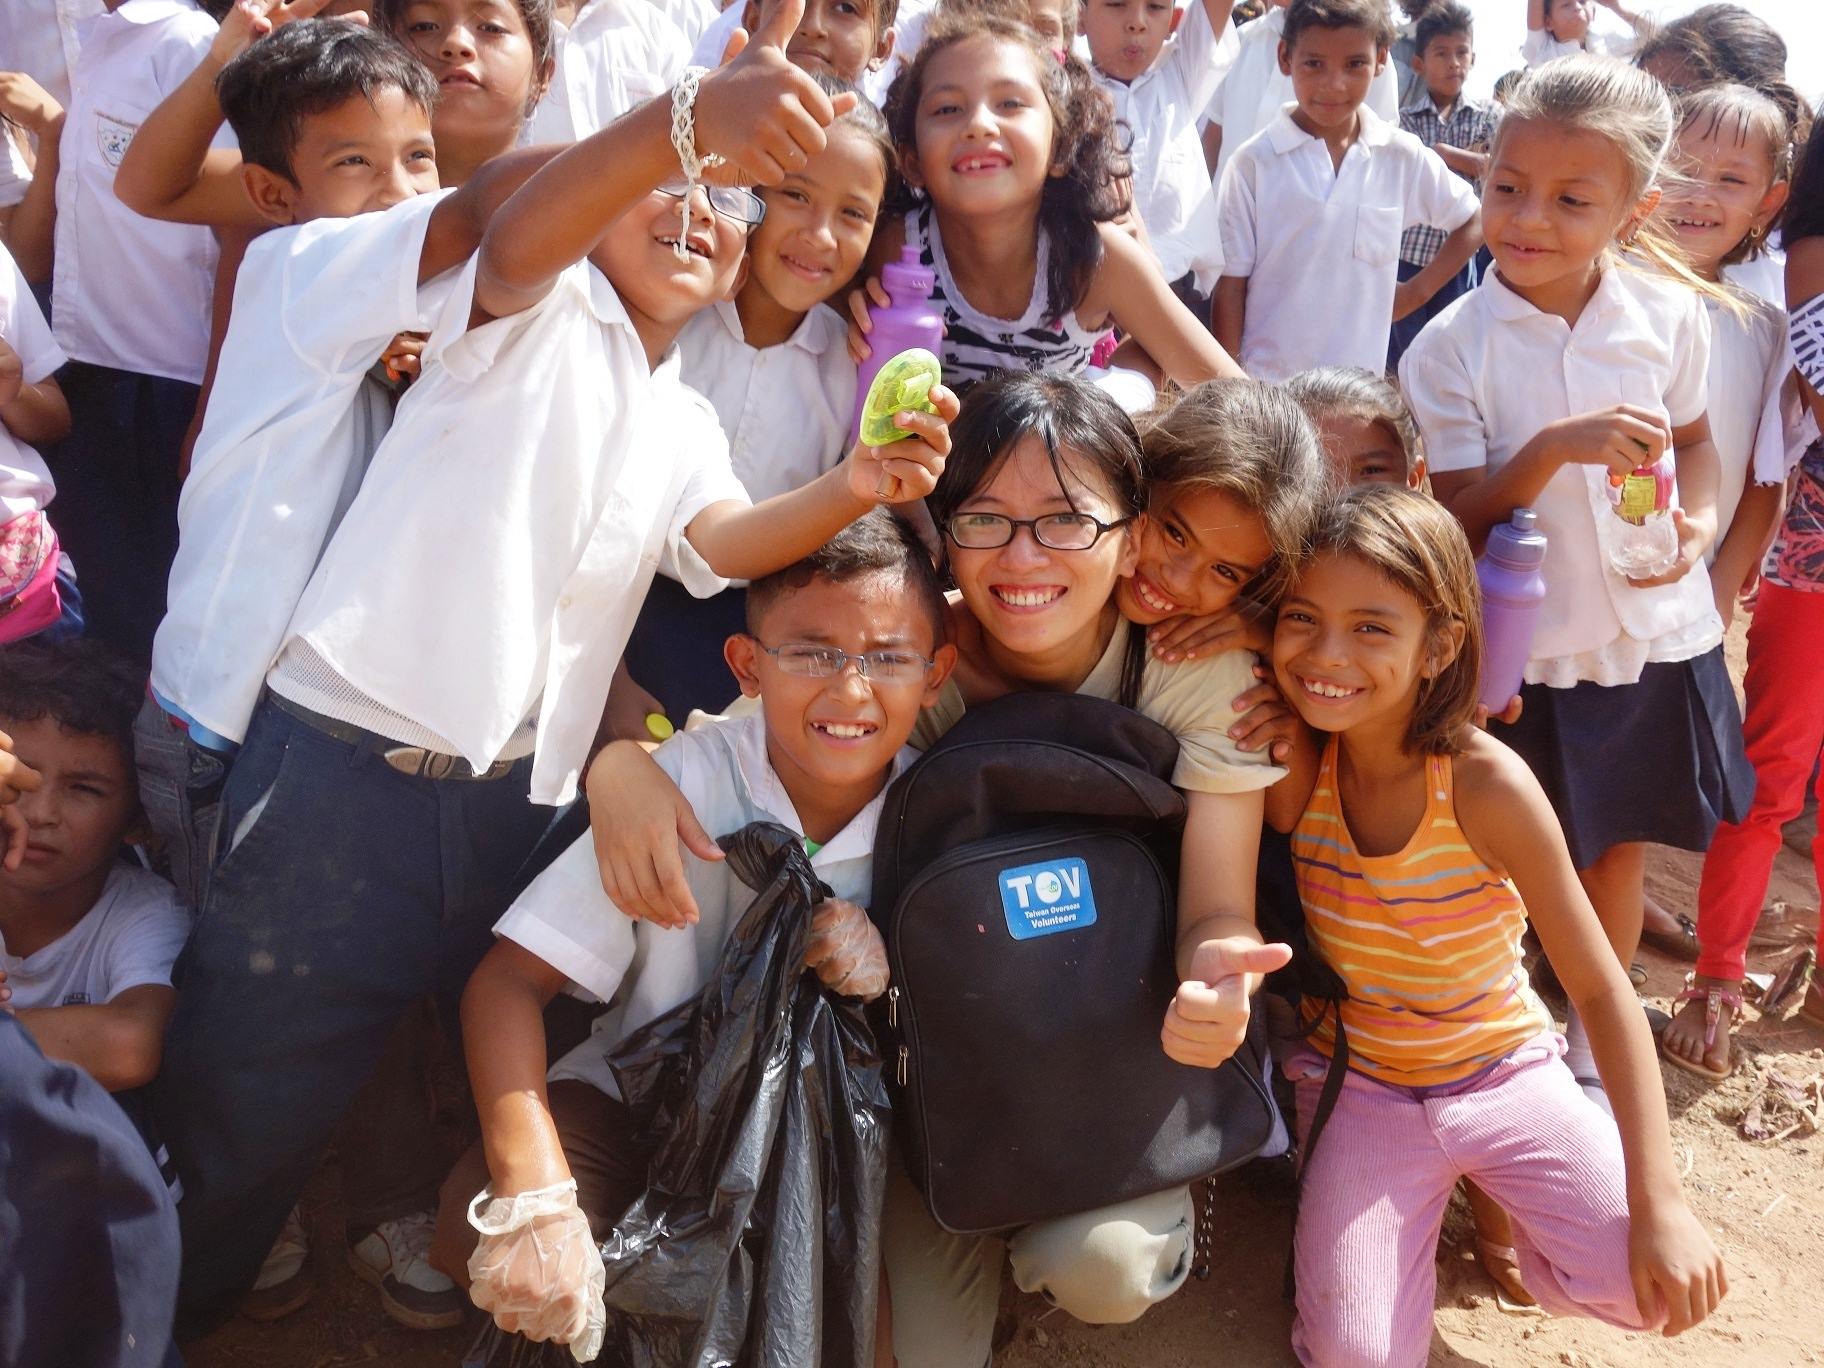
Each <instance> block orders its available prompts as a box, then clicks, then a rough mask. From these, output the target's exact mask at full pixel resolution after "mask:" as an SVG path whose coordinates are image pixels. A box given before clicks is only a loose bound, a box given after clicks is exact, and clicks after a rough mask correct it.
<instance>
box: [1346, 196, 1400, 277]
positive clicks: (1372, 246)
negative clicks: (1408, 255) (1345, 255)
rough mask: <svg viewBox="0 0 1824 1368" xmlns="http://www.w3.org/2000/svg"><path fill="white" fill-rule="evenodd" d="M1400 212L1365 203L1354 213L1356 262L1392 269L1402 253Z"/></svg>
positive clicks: (1387, 207)
mask: <svg viewBox="0 0 1824 1368" xmlns="http://www.w3.org/2000/svg"><path fill="white" fill-rule="evenodd" d="M1400 226H1401V220H1400V211H1399V210H1398V209H1397V208H1392V207H1389V206H1385V205H1375V204H1364V205H1363V206H1362V207H1361V208H1359V209H1357V210H1356V211H1355V259H1356V260H1357V261H1362V262H1366V263H1367V264H1368V265H1370V266H1391V265H1393V260H1394V258H1395V257H1396V256H1397V255H1398V254H1399V250H1400Z"/></svg>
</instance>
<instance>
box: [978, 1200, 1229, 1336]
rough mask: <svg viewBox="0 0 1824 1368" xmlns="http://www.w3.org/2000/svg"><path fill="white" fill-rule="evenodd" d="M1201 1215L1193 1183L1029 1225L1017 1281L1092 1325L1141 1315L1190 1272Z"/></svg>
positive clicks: (1017, 1246)
mask: <svg viewBox="0 0 1824 1368" xmlns="http://www.w3.org/2000/svg"><path fill="white" fill-rule="evenodd" d="M1196 1229H1197V1213H1196V1209H1195V1207H1194V1206H1193V1205H1192V1202H1191V1193H1190V1189H1188V1188H1175V1189H1173V1190H1171V1191H1169V1192H1156V1193H1153V1194H1151V1195H1149V1196H1146V1197H1137V1198H1135V1199H1134V1200H1132V1201H1128V1202H1122V1203H1120V1204H1118V1205H1116V1206H1110V1207H1102V1208H1100V1209H1099V1210H1096V1211H1085V1212H1080V1213H1078V1214H1077V1215H1074V1216H1061V1217H1058V1218H1057V1219H1055V1220H1050V1221H1039V1222H1035V1223H1034V1224H1032V1225H1029V1226H1027V1227H1025V1228H1024V1229H1023V1230H1021V1231H1020V1232H1019V1233H1018V1234H1016V1235H1014V1236H1013V1238H1012V1239H1011V1240H1010V1241H1009V1242H1008V1254H1009V1257H1010V1259H1011V1261H1012V1265H1013V1279H1014V1282H1015V1283H1017V1284H1018V1285H1019V1287H1020V1288H1021V1290H1022V1291H1026V1292H1039V1293H1043V1294H1044V1296H1045V1297H1046V1298H1047V1299H1048V1300H1050V1301H1051V1302H1052V1303H1053V1304H1054V1305H1056V1306H1058V1307H1061V1308H1062V1309H1063V1310H1065V1311H1067V1312H1069V1313H1070V1314H1071V1315H1072V1316H1075V1317H1076V1318H1077V1319H1078V1320H1080V1321H1083V1322H1085V1323H1086V1324H1090V1325H1120V1324H1125V1323H1126V1322H1128V1321H1132V1320H1138V1319H1139V1318H1140V1317H1141V1316H1142V1315H1143V1314H1145V1312H1146V1310H1147V1308H1148V1307H1151V1306H1155V1305H1157V1304H1158V1303H1160V1302H1162V1301H1164V1300H1165V1299H1166V1298H1167V1297H1169V1296H1171V1295H1172V1293H1174V1292H1176V1291H1177V1290H1178V1289H1179V1288H1180V1287H1182V1286H1184V1280H1185V1278H1187V1277H1188V1276H1189V1275H1190V1271H1191V1254H1192V1246H1193V1243H1194V1237H1195V1234H1196Z"/></svg>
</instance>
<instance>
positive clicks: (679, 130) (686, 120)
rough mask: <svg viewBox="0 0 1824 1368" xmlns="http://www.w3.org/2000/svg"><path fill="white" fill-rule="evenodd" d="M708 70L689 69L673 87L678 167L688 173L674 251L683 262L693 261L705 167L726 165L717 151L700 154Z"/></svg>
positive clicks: (674, 146) (673, 142) (673, 143)
mask: <svg viewBox="0 0 1824 1368" xmlns="http://www.w3.org/2000/svg"><path fill="white" fill-rule="evenodd" d="M708 71H709V68H708V67H699V66H693V67H685V68H684V70H683V72H682V73H681V74H680V75H679V77H678V83H677V84H676V85H674V86H673V87H672V88H671V146H672V150H673V151H675V152H676V153H677V154H678V167H679V169H680V170H682V171H683V172H684V206H683V210H682V217H683V221H682V224H681V226H680V227H679V229H678V241H677V245H676V246H674V247H673V248H672V251H673V252H674V253H675V254H676V255H677V258H678V260H679V261H688V260H690V247H689V245H688V244H687V242H686V239H687V238H689V236H690V199H691V195H692V194H693V193H694V192H695V191H696V188H697V185H698V184H699V183H700V182H701V181H702V179H703V171H704V168H705V167H710V166H720V165H721V164H722V158H721V157H720V156H719V155H717V154H716V153H714V152H710V153H708V154H706V155H704V156H698V155H697V86H698V83H699V82H701V81H702V79H703V77H704V76H705V75H707V74H708Z"/></svg>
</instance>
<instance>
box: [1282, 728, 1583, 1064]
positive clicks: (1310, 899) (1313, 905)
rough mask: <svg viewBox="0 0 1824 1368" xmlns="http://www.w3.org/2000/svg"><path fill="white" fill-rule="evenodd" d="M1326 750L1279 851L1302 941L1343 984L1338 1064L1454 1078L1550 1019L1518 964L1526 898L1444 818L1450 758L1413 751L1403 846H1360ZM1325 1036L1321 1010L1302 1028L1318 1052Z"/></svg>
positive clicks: (1328, 1040)
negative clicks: (1420, 776) (1420, 758)
mask: <svg viewBox="0 0 1824 1368" xmlns="http://www.w3.org/2000/svg"><path fill="white" fill-rule="evenodd" d="M1336 754H1337V742H1336V740H1335V739H1334V738H1332V739H1331V740H1330V742H1329V743H1328V744H1327V745H1326V746H1325V748H1324V758H1323V763H1322V766H1321V768H1320V769H1319V771H1318V776H1317V786H1316V788H1315V789H1314V790H1313V791H1312V794H1311V800H1310V802H1309V803H1308V804H1306V807H1305V812H1304V815H1303V816H1302V817H1300V818H1299V820H1298V825H1297V827H1296V828H1294V830H1293V832H1292V859H1293V864H1294V867H1295V869H1296V872H1297V877H1298V892H1299V897H1300V899H1301V901H1302V902H1303V903H1304V907H1305V929H1306V934H1307V935H1308V936H1309V937H1310V941H1311V947H1312V949H1314V950H1315V951H1317V953H1318V954H1320V955H1322V956H1323V958H1324V960H1325V961H1326V962H1327V963H1328V964H1329V965H1330V967H1331V968H1332V969H1334V970H1335V971H1336V972H1337V974H1338V975H1339V976H1340V977H1341V978H1342V980H1343V983H1344V985H1345V986H1346V987H1347V988H1348V1001H1347V1002H1345V1003H1343V1005H1342V1012H1341V1014H1342V1019H1343V1023H1344V1025H1345V1026H1346V1027H1347V1029H1348V1033H1349V1050H1350V1056H1349V1062H1350V1065H1351V1067H1353V1068H1355V1069H1357V1070H1359V1071H1360V1072H1361V1073H1364V1074H1366V1075H1368V1076H1369V1077H1370V1078H1374V1079H1377V1080H1379V1081H1380V1082H1383V1083H1395V1084H1399V1085H1402V1086H1405V1087H1436V1086H1438V1085H1440V1084H1446V1083H1457V1082H1461V1081H1462V1080H1463V1079H1466V1078H1469V1077H1471V1076H1472V1075H1474V1074H1476V1073H1477V1072H1479V1071H1480V1070H1482V1069H1484V1068H1486V1067H1487V1066H1488V1065H1490V1064H1492V1063H1494V1062H1495V1061H1496V1060H1498V1059H1501V1058H1502V1057H1504V1056H1505V1055H1508V1054H1510V1053H1512V1052H1513V1051H1514V1050H1516V1049H1518V1048H1519V1047H1520V1046H1521V1045H1524V1044H1525V1043H1526V1042H1527V1041H1529V1040H1531V1039H1533V1038H1534V1037H1535V1036H1537V1035H1538V1034H1539V1033H1540V1032H1542V1031H1547V1030H1550V1029H1551V1026H1552V1019H1551V1017H1550V1016H1549V1015H1548V1014H1547V1013H1546V1010H1545V1008H1544V1006H1543V1005H1542V1004H1541V1003H1540V1001H1539V999H1538V997H1537V996H1536V995H1535V994H1534V993H1533V990H1532V988H1531V987H1530V986H1529V985H1528V983H1527V979H1526V970H1525V968H1524V967H1523V966H1522V964H1521V959H1520V937H1521V935H1522V934H1523V933H1524V932H1525V930H1526V907H1525V905H1524V904H1523V903H1521V901H1520V895H1519V893H1517V892H1516V891H1515V890H1514V886H1513V884H1512V883H1510V882H1509V881H1508V880H1506V879H1503V878H1499V877H1497V876H1496V874H1495V873H1494V871H1493V870H1491V869H1490V868H1489V867H1488V866H1487V865H1486V864H1484V863H1483V861H1482V859H1481V857H1479V856H1478V855H1477V854H1476V853H1475V851H1474V850H1473V849H1472V848H1471V847H1470V844H1469V841H1468V840H1467V839H1466V838H1465V837H1464V835H1463V829H1462V828H1461V827H1459V826H1458V825H1457V816H1456V802H1455V796H1454V795H1455V787H1454V786H1455V781H1454V777H1453V766H1452V763H1451V760H1450V758H1449V757H1447V756H1430V757H1427V759H1426V762H1425V765H1426V776H1427V787H1426V792H1425V815H1424V816H1423V817H1422V818H1421V819H1420V820H1419V824H1418V827H1417V828H1416V829H1415V830H1414V831H1413V834H1412V837H1411V839H1409V840H1408V841H1407V843H1406V848H1405V849H1404V850H1400V851H1397V852H1395V853H1394V854H1391V855H1363V854H1361V853H1360V852H1359V851H1357V850H1356V848H1355V840H1354V838H1353V837H1352V836H1351V835H1350V834H1349V825H1348V823H1347V822H1346V821H1345V820H1344V817H1343V808H1342V799H1341V796H1340V790H1339V788H1338V785H1337V779H1336ZM1319 1006H1320V1004H1318V1003H1314V1002H1307V1003H1306V1004H1305V1007H1306V1012H1307V1014H1308V1015H1315V1014H1316V1010H1317V1008H1318V1007H1319ZM1334 1040H1335V1029H1334V1026H1333V1022H1332V1020H1330V1019H1326V1020H1325V1021H1324V1023H1323V1025H1322V1026H1320V1027H1319V1028H1318V1029H1317V1030H1316V1031H1314V1032H1313V1033H1312V1035H1311V1043H1312V1044H1313V1045H1314V1046H1315V1047H1316V1048H1317V1049H1318V1050H1320V1051H1322V1052H1323V1053H1325V1054H1329V1053H1330V1050H1331V1048H1332V1045H1333V1043H1334Z"/></svg>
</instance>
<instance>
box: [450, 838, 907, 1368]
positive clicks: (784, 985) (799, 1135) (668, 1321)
mask: <svg viewBox="0 0 1824 1368" xmlns="http://www.w3.org/2000/svg"><path fill="white" fill-rule="evenodd" d="M720 844H721V846H722V848H723V849H724V850H726V851H727V852H728V859H729V867H730V869H731V870H733V872H734V873H735V875H736V877H738V878H739V879H740V880H741V881H742V882H743V883H744V884H746V885H748V886H749V887H750V888H753V889H756V890H757V891H758V896H757V897H756V898H755V899H754V901H753V903H752V905H751V906H749V908H748V910H747V911H746V912H745V913H744V914H743V915H742V917H741V920H740V922H739V924H738V925H737V926H736V927H735V930H734V933H733V935H732V936H730V938H729V940H728V943H727V944H726V945H725V946H724V947H723V951H722V957H721V962H720V964H719V965H718V967H717V970H716V974H715V977H714V978H713V979H711V981H710V982H709V984H708V985H707V986H706V987H705V988H704V990H703V992H702V994H701V995H700V996H699V997H698V998H696V999H695V1000H694V1001H691V1002H687V1003H683V1004H681V1005H680V1006H678V1007H676V1008H674V1009H673V1010H672V1011H670V1012H667V1013H666V1014H665V1015H664V1016H661V1017H659V1018H657V1019H656V1020H654V1021H652V1022H649V1023H648V1024H647V1025H645V1026H643V1027H641V1028H640V1029H639V1030H637V1031H635V1032H633V1033H632V1034H630V1035H629V1036H627V1037H626V1038H625V1039H624V1040H623V1041H621V1042H620V1044H619V1045H617V1046H616V1047H615V1048H614V1050H613V1051H612V1052H611V1053H610V1055H609V1064H610V1067H611V1068H612V1069H613V1071H614V1076H615V1079H616V1081H617V1082H618V1083H619V1085H620V1089H621V1096H622V1098H623V1100H624V1101H625V1102H626V1103H627V1105H628V1106H629V1107H630V1108H631V1109H632V1110H633V1112H634V1114H635V1116H636V1117H637V1118H638V1123H639V1125H638V1128H639V1135H640V1141H641V1148H642V1149H647V1150H650V1152H651V1153H652V1156H653V1157H652V1160H651V1163H650V1165H649V1167H648V1169H647V1189H646V1191H645V1192H644V1193H642V1194H641V1195H640V1197H639V1198H638V1199H636V1200H635V1202H634V1204H633V1205H632V1206H631V1207H630V1208H628V1210H627V1213H626V1214H625V1215H624V1216H622V1218H621V1219H620V1220H619V1221H618V1222H617V1223H616V1225H615V1229H614V1233H613V1234H612V1235H610V1236H609V1237H608V1239H607V1241H606V1242H604V1244H603V1245H602V1259H603V1262H604V1263H605V1264H606V1266H607V1271H608V1287H607V1301H608V1336H607V1339H606V1340H605V1341H604V1343H603V1346H602V1351H601V1353H600V1354H599V1355H598V1356H597V1357H596V1359H595V1362H596V1363H597V1364H602V1365H612V1366H613V1368H623V1365H624V1366H625V1368H723V1366H724V1365H752V1368H798V1366H799V1365H803V1366H804V1368H812V1366H813V1365H818V1366H820V1368H851V1366H852V1368H864V1365H867V1364H870V1363H872V1361H873V1357H874V1311H875V1301H876V1297H877V1294H878V1290H879V1282H880V1220H881V1200H882V1193H883V1190H884V1187H885V1182H886V1173H887V1141H888V1127H889V1118H890V1116H891V1114H892V1107H891V1104H890V1103H889V1101H888V1099H887V1092H886V1084H885V1079H884V1078H883V1077H882V1075H881V1062H880V1053H879V1050H878V1048H877V1047H876V1045H875V1042H874V1035H873V1032H872V1031H871V1030H870V1029H869V1027H868V1025H867V1022H866V1020H865V1019H864V1017H863V1015H862V1010H861V1006H860V1004H859V1003H858V1002H856V1001H854V1000H852V999H844V998H838V997H836V996H835V995H833V994H831V993H828V992H826V991H824V989H823V987H822V985H821V984H819V983H818V981H817V978H816V976H815V975H814V974H811V973H809V972H807V971H806V970H805V969H804V967H803V966H804V955H805V947H806V943H807V941H808V940H809V937H810V926H811V912H812V909H813V908H814V907H815V906H816V904H817V903H818V902H819V901H820V900H822V899H824V898H827V897H828V896H830V893H829V889H828V888H826V887H825V886H824V885H823V884H822V883H821V882H820V881H819V880H818V878H817V876H816V875H815V874H814V873H812V871H811V864H810V860H809V859H808V858H807V857H806V855H805V853H804V848H803V846H802V844H801V843H800V841H799V838H798V837H796V836H794V835H793V834H792V833H791V832H790V831H788V830H786V829H785V828H784V827H781V826H776V825H774V824H772V823H770V822H756V823H754V824H753V825H751V826H747V827H743V828H742V829H741V830H740V831H737V832H735V833H734V834H733V835H732V836H725V837H723V838H722V840H721V842H720ZM465 1362H466V1363H468V1364H472V1365H482V1364H485V1365H487V1368H560V1365H563V1364H570V1363H573V1362H574V1360H572V1359H571V1357H570V1353H569V1350H568V1349H567V1348H563V1347H560V1346H556V1345H549V1344H543V1345H541V1344H533V1343H532V1342H530V1341H528V1340H525V1339H521V1338H519V1337H518V1336H512V1335H506V1334H503V1333H502V1332H501V1331H500V1330H499V1329H498V1328H497V1327H495V1326H494V1325H492V1324H490V1325H489V1326H488V1327H487V1329H486V1330H485V1331H484V1332H483V1334H482V1336H481V1338H480V1339H479V1340H478V1341H477V1342H476V1345H475V1347H474V1348H473V1349H472V1350H471V1351H470V1354H469V1356H468V1358H467V1359H466V1360H465Z"/></svg>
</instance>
